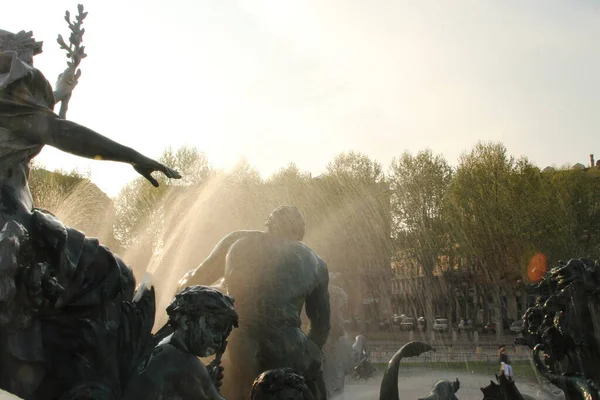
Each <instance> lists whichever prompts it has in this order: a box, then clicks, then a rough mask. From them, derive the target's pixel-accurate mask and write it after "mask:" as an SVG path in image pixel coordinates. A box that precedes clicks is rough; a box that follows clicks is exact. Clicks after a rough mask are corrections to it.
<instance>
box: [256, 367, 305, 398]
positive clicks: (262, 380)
mask: <svg viewBox="0 0 600 400" xmlns="http://www.w3.org/2000/svg"><path fill="white" fill-rule="evenodd" d="M314 398H315V397H314V396H313V394H312V392H311V391H310V389H309V388H308V386H307V385H306V382H305V381H304V378H303V377H302V376H301V375H298V374H296V373H295V372H294V370H292V369H291V368H280V369H272V370H269V371H265V372H263V373H262V374H260V375H259V376H258V377H257V378H256V379H255V380H254V383H253V384H252V390H251V392H250V400H314Z"/></svg>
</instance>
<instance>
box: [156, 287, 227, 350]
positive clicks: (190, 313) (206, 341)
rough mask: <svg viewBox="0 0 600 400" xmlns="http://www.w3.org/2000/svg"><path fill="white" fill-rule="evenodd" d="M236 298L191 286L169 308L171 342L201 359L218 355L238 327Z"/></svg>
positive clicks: (205, 288)
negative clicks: (232, 331)
mask: <svg viewBox="0 0 600 400" xmlns="http://www.w3.org/2000/svg"><path fill="white" fill-rule="evenodd" d="M233 303H234V299H233V297H231V296H228V295H226V294H223V293H221V292H219V291H218V290H215V289H213V288H210V287H208V286H190V287H187V288H185V289H183V290H182V291H181V292H179V293H177V295H175V299H173V301H172V302H171V304H170V305H169V307H167V314H168V315H169V325H171V327H172V328H173V331H174V333H173V336H172V339H171V343H172V344H174V345H176V346H178V347H181V350H184V351H186V352H189V353H192V354H194V355H196V356H198V357H208V356H211V355H213V354H215V353H216V352H217V351H219V349H220V348H221V347H222V346H223V344H224V342H225V340H226V339H227V337H228V336H229V334H230V333H231V330H232V329H233V328H236V327H237V326H238V315H237V312H236V311H235V310H234V308H233Z"/></svg>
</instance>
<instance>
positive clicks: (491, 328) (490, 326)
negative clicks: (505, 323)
mask: <svg viewBox="0 0 600 400" xmlns="http://www.w3.org/2000/svg"><path fill="white" fill-rule="evenodd" d="M483 333H496V324H495V323H493V322H488V323H487V324H485V326H484V327H483Z"/></svg>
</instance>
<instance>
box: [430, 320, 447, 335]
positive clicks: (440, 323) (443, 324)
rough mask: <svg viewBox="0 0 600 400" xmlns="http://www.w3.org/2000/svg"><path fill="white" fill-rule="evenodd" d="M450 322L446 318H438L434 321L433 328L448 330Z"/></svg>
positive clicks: (437, 330)
mask: <svg viewBox="0 0 600 400" xmlns="http://www.w3.org/2000/svg"><path fill="white" fill-rule="evenodd" d="M448 328H449V324H448V320H447V319H446V318H436V319H435V321H433V330H434V331H436V332H448Z"/></svg>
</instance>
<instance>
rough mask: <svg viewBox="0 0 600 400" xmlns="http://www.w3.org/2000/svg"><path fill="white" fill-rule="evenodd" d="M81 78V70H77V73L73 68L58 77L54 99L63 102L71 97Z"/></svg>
mask: <svg viewBox="0 0 600 400" xmlns="http://www.w3.org/2000/svg"><path fill="white" fill-rule="evenodd" d="M80 76H81V70H77V73H75V72H74V71H73V70H72V69H71V68H67V69H65V71H64V72H63V73H62V74H60V75H58V79H57V80H56V90H55V91H54V98H55V100H56V101H57V102H59V101H63V100H65V99H66V98H68V97H69V96H70V95H71V93H72V92H73V89H75V86H77V83H78V82H79V77H80Z"/></svg>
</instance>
